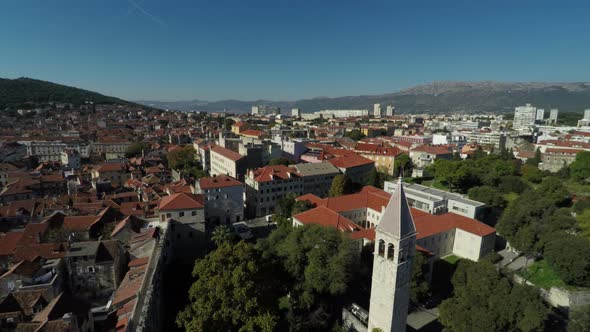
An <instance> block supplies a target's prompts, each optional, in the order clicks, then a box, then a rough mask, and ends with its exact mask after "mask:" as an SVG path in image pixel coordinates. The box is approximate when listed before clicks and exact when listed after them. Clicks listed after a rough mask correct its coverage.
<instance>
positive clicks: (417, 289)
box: [410, 251, 430, 304]
mask: <svg viewBox="0 0 590 332" xmlns="http://www.w3.org/2000/svg"><path fill="white" fill-rule="evenodd" d="M429 268H430V266H429V263H428V258H427V257H426V255H425V254H424V253H422V252H420V251H417V252H416V255H415V256H414V265H413V266H412V278H411V281H410V300H411V301H412V302H413V303H414V304H417V303H419V302H420V301H422V300H424V299H425V298H426V297H427V296H428V295H429V294H430V285H429V283H428V280H427V279H426V276H427V273H428V271H429Z"/></svg>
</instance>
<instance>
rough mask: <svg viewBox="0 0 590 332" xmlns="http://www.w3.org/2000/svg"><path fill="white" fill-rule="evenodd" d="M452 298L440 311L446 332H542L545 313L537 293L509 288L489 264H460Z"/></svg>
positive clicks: (454, 279) (546, 311)
mask: <svg viewBox="0 0 590 332" xmlns="http://www.w3.org/2000/svg"><path fill="white" fill-rule="evenodd" d="M452 283H453V287H454V293H453V296H452V297H451V298H449V299H447V300H445V301H443V302H442V304H441V305H440V307H439V314H440V321H441V323H442V324H443V325H444V326H445V328H446V329H445V331H454V332H471V331H481V332H488V331H489V332H492V331H543V328H544V325H545V319H546V317H547V313H548V310H547V308H546V306H545V304H544V303H543V301H542V300H541V298H540V297H539V295H538V293H537V291H536V290H535V289H534V288H532V287H529V286H522V285H518V284H512V283H511V282H510V281H509V279H508V278H507V277H504V276H503V275H502V274H500V273H499V272H498V271H497V270H496V268H495V267H494V265H492V264H491V263H490V262H487V261H482V262H479V263H474V262H471V261H467V260H461V261H460V262H459V265H458V267H457V270H456V272H455V274H454V275H453V278H452Z"/></svg>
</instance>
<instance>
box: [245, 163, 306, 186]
mask: <svg viewBox="0 0 590 332" xmlns="http://www.w3.org/2000/svg"><path fill="white" fill-rule="evenodd" d="M251 172H252V173H253V175H254V181H256V182H268V181H273V180H276V179H277V178H278V179H282V180H288V179H291V178H298V177H301V174H300V173H299V172H298V171H297V169H296V168H294V167H287V166H285V165H273V166H265V167H261V168H257V169H255V170H252V171H251Z"/></svg>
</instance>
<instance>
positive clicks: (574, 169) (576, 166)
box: [569, 151, 590, 181]
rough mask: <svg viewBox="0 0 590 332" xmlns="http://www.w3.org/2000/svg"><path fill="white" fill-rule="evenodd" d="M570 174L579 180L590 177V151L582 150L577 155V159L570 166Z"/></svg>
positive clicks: (585, 179) (586, 179)
mask: <svg viewBox="0 0 590 332" xmlns="http://www.w3.org/2000/svg"><path fill="white" fill-rule="evenodd" d="M569 169H570V176H571V177H572V178H573V179H574V180H577V181H588V180H589V179H590V152H589V151H581V152H578V154H577V155H576V160H574V162H573V163H571V164H570V166H569Z"/></svg>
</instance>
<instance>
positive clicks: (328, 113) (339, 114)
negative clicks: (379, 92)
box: [316, 109, 369, 118]
mask: <svg viewBox="0 0 590 332" xmlns="http://www.w3.org/2000/svg"><path fill="white" fill-rule="evenodd" d="M316 113H318V114H321V115H322V116H324V117H334V118H350V117H361V116H369V110H367V109H364V110H362V109H359V110H321V111H319V112H316Z"/></svg>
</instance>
